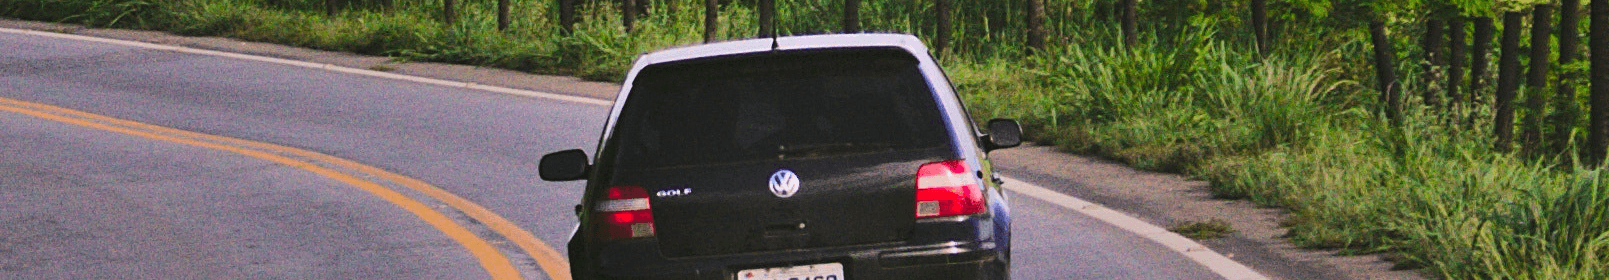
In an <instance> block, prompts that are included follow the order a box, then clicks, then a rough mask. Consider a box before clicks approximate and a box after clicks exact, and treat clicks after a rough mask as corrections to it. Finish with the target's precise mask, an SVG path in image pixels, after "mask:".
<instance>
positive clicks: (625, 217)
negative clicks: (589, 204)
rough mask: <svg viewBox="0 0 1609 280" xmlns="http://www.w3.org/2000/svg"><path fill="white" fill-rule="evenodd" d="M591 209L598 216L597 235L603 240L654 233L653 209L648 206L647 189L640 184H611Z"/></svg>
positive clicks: (641, 236)
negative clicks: (637, 185) (635, 185)
mask: <svg viewBox="0 0 1609 280" xmlns="http://www.w3.org/2000/svg"><path fill="white" fill-rule="evenodd" d="M594 209H595V211H596V212H598V213H599V215H602V217H601V218H597V219H594V220H595V221H598V234H599V236H600V237H603V239H606V240H623V239H632V238H643V237H651V236H654V212H653V210H652V209H651V208H650V207H649V205H648V191H646V190H643V188H642V187H611V188H609V189H607V190H604V197H603V200H599V201H598V205H597V207H594Z"/></svg>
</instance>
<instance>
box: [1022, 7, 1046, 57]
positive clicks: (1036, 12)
mask: <svg viewBox="0 0 1609 280" xmlns="http://www.w3.org/2000/svg"><path fill="white" fill-rule="evenodd" d="M1027 12H1028V48H1029V49H1028V51H1029V52H1037V51H1043V50H1045V34H1046V32H1045V0H1028V11H1027Z"/></svg>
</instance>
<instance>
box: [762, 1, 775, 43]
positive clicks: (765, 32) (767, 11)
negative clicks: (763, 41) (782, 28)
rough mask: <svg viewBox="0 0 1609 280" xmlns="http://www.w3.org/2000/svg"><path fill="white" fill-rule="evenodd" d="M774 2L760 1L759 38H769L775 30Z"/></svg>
mask: <svg viewBox="0 0 1609 280" xmlns="http://www.w3.org/2000/svg"><path fill="white" fill-rule="evenodd" d="M776 7H777V6H776V0H760V7H759V9H760V11H759V12H760V18H759V21H760V22H759V23H760V24H759V25H760V37H761V38H764V37H771V36H772V35H774V34H773V32H775V31H776V30H775V29H776V26H775V25H776V16H777V9H776Z"/></svg>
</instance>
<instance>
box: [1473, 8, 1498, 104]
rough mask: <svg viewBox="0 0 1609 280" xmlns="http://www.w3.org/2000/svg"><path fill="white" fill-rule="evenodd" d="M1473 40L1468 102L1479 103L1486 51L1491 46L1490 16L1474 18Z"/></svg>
mask: <svg viewBox="0 0 1609 280" xmlns="http://www.w3.org/2000/svg"><path fill="white" fill-rule="evenodd" d="M1474 24H1475V37H1474V38H1473V39H1474V42H1471V43H1470V45H1469V94H1468V96H1467V97H1469V100H1468V104H1470V106H1475V104H1480V91H1481V90H1482V89H1484V88H1485V87H1486V79H1485V77H1486V66H1487V61H1486V53H1487V52H1490V50H1491V48H1492V18H1489V17H1477V18H1475V22H1474Z"/></svg>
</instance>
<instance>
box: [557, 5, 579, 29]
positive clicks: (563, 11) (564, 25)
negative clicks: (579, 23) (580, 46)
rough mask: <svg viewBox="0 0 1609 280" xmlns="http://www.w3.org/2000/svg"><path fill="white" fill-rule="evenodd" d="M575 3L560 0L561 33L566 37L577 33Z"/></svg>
mask: <svg viewBox="0 0 1609 280" xmlns="http://www.w3.org/2000/svg"><path fill="white" fill-rule="evenodd" d="M575 1H576V0H559V32H560V33H562V34H564V35H570V34H572V33H573V32H575Z"/></svg>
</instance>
